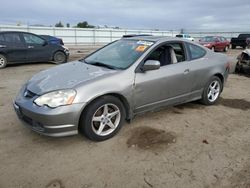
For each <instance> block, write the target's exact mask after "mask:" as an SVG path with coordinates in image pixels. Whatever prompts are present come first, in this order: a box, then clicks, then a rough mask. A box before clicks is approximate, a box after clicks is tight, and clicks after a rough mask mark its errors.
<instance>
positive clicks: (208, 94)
mask: <svg viewBox="0 0 250 188" xmlns="http://www.w3.org/2000/svg"><path fill="white" fill-rule="evenodd" d="M222 87H223V85H222V83H221V80H220V78H218V77H217V76H213V77H212V78H211V79H210V80H209V81H208V83H207V85H206V86H205V89H204V91H203V94H202V99H201V103H202V104H205V105H213V104H215V103H216V102H217V101H218V99H219V97H220V94H221V91H222Z"/></svg>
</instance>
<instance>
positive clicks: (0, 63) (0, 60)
mask: <svg viewBox="0 0 250 188" xmlns="http://www.w3.org/2000/svg"><path fill="white" fill-rule="evenodd" d="M6 65H7V59H6V57H5V56H3V55H1V54H0V69H3V68H5V67H6Z"/></svg>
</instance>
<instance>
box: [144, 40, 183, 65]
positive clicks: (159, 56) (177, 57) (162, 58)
mask: <svg viewBox="0 0 250 188" xmlns="http://www.w3.org/2000/svg"><path fill="white" fill-rule="evenodd" d="M185 59H186V58H185V53H184V48H183V45H182V44H181V43H168V44H164V45H162V46H160V47H158V48H156V49H155V50H154V51H153V52H151V54H150V55H149V57H148V58H147V59H146V61H147V60H157V61H159V62H160V64H161V66H166V65H170V64H174V63H179V62H182V61H185Z"/></svg>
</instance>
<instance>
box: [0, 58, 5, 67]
mask: <svg viewBox="0 0 250 188" xmlns="http://www.w3.org/2000/svg"><path fill="white" fill-rule="evenodd" d="M4 65H5V59H4V58H3V57H0V67H3V66H4Z"/></svg>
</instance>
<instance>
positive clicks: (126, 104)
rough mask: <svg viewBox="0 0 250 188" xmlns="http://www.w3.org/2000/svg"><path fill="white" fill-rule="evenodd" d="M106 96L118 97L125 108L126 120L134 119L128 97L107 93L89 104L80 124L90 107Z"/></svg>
mask: <svg viewBox="0 0 250 188" xmlns="http://www.w3.org/2000/svg"><path fill="white" fill-rule="evenodd" d="M105 96H113V97H116V98H118V99H119V100H120V101H121V102H122V104H123V106H124V108H125V113H126V117H125V118H126V120H128V121H129V120H131V119H132V110H131V108H130V105H129V102H128V100H127V99H126V97H124V96H123V95H122V94H119V93H106V94H103V95H100V96H97V97H95V98H93V99H91V100H90V101H88V102H87V104H86V106H85V107H84V108H83V109H82V111H81V113H80V117H79V122H80V120H81V118H82V115H83V114H84V112H85V111H86V109H87V108H88V106H89V105H91V104H92V103H93V102H94V101H96V100H97V99H99V98H101V97H105ZM78 124H79V123H78Z"/></svg>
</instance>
